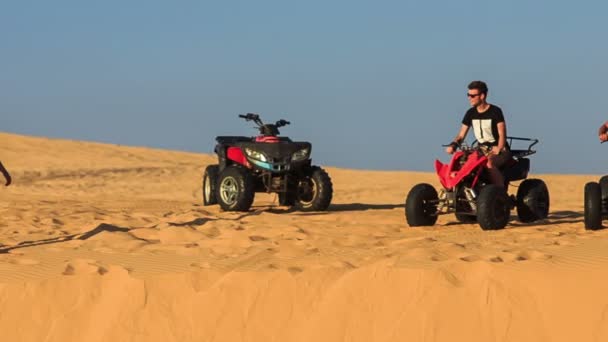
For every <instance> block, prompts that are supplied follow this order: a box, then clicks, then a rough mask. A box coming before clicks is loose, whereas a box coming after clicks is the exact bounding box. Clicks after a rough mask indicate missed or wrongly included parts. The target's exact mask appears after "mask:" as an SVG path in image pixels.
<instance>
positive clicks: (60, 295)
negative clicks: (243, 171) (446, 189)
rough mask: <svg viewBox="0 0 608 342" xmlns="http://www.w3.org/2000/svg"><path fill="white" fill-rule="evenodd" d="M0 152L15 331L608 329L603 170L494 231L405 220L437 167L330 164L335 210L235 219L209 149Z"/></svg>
mask: <svg viewBox="0 0 608 342" xmlns="http://www.w3.org/2000/svg"><path fill="white" fill-rule="evenodd" d="M438 152H439V151H438ZM439 156H440V157H442V158H444V157H445V156H442V155H439ZM313 157H314V156H313ZM0 160H2V162H3V163H4V164H5V166H6V167H7V169H8V170H9V171H10V172H11V174H12V176H13V185H11V186H10V187H0V336H1V339H2V340H3V341H37V342H38V341H63V342H64V341H264V342H270V341H469V342H474V341H484V342H485V341H608V231H603V230H599V231H586V230H585V229H584V227H583V222H582V221H583V218H582V211H583V201H582V200H583V198H582V197H583V194H582V192H583V186H584V184H585V183H586V182H587V181H590V180H597V178H598V176H597V175H577V176H574V175H537V174H534V175H532V176H533V177H536V178H542V179H544V180H545V181H546V182H547V185H548V187H549V191H550V194H551V202H552V203H551V213H550V215H549V218H548V219H546V220H544V221H541V222H536V223H534V224H522V223H519V222H518V221H516V220H512V222H511V223H510V224H509V225H508V226H507V228H506V229H504V230H500V231H482V230H481V229H480V228H479V227H478V226H477V225H476V224H458V223H457V221H456V220H455V218H454V216H453V215H445V216H441V217H440V218H439V221H438V223H437V225H436V226H434V227H429V228H410V227H408V226H407V224H406V222H405V218H404V210H403V201H404V198H405V195H406V194H407V192H408V191H409V189H410V188H411V187H412V186H413V185H414V184H416V183H419V182H429V183H431V184H433V185H435V186H438V185H439V184H438V182H437V180H436V178H435V176H434V175H433V174H432V173H430V172H429V173H415V172H380V171H356V170H346V169H338V168H332V167H328V168H327V169H328V172H329V174H330V176H331V178H332V180H333V184H334V191H335V194H334V200H333V204H332V206H331V207H330V210H329V211H328V212H314V213H303V212H290V211H289V210H287V208H285V207H280V206H278V204H277V203H276V202H277V201H276V198H275V196H274V195H268V194H258V195H257V196H256V201H255V202H254V207H253V208H252V210H251V211H249V212H247V213H228V212H222V211H220V209H219V207H218V206H209V207H205V206H203V205H202V200H201V191H200V187H201V176H202V171H203V169H204V167H205V166H206V165H208V164H210V163H213V162H214V158H213V156H212V155H204V154H194V153H183V152H173V151H164V150H155V149H148V148H137V147H125V146H117V145H109V144H99V143H88V142H78V141H68V140H58V139H47V138H36V137H26V136H20V135H14V134H7V133H2V134H0ZM429 171H431V165H429ZM533 171H534V170H533ZM511 191H512V192H513V191H516V189H515V188H512V189H511ZM513 214H515V212H513Z"/></svg>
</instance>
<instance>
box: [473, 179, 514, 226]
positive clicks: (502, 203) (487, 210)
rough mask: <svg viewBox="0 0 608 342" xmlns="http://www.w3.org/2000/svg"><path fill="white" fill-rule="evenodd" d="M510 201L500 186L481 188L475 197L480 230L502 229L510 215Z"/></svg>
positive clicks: (493, 185)
mask: <svg viewBox="0 0 608 342" xmlns="http://www.w3.org/2000/svg"><path fill="white" fill-rule="evenodd" d="M510 200H511V199H510V198H509V195H507V192H506V191H505V189H504V188H503V187H501V186H498V185H495V184H490V185H486V186H485V187H483V188H482V189H481V191H480V192H479V196H478V197H477V222H479V226H480V227H481V229H483V230H495V229H502V228H504V227H505V226H506V225H507V223H509V216H510V214H511V203H510Z"/></svg>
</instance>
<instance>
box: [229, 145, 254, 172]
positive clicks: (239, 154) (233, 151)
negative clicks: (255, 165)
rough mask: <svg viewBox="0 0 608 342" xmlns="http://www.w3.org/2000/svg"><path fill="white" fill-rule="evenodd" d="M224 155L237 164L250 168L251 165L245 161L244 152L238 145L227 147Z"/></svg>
mask: <svg viewBox="0 0 608 342" xmlns="http://www.w3.org/2000/svg"><path fill="white" fill-rule="evenodd" d="M226 157H227V158H228V159H229V160H232V161H233V162H235V163H237V164H240V165H244V166H246V167H248V168H251V165H250V164H249V162H248V161H247V158H246V157H245V154H244V153H243V151H242V150H241V148H240V147H228V151H227V152H226Z"/></svg>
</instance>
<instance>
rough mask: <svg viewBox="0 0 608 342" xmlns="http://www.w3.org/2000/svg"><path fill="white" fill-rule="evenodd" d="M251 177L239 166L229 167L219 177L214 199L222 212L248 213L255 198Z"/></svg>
mask: <svg viewBox="0 0 608 342" xmlns="http://www.w3.org/2000/svg"><path fill="white" fill-rule="evenodd" d="M254 185H255V184H254V181H253V177H252V176H251V174H249V172H248V171H247V170H246V169H244V168H242V167H239V166H229V167H227V168H225V169H224V170H222V172H220V175H219V179H218V182H217V189H216V198H217V201H218V203H219V205H220V207H221V208H222V209H223V210H226V211H248V210H249V208H251V204H252V203H253V198H254V196H255V188H254Z"/></svg>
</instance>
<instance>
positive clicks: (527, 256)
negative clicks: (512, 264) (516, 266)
mask: <svg viewBox="0 0 608 342" xmlns="http://www.w3.org/2000/svg"><path fill="white" fill-rule="evenodd" d="M552 257H553V256H552V255H549V254H545V253H543V252H540V251H524V252H521V253H519V254H518V255H517V258H516V259H515V260H517V261H527V260H549V259H551V258H552Z"/></svg>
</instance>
